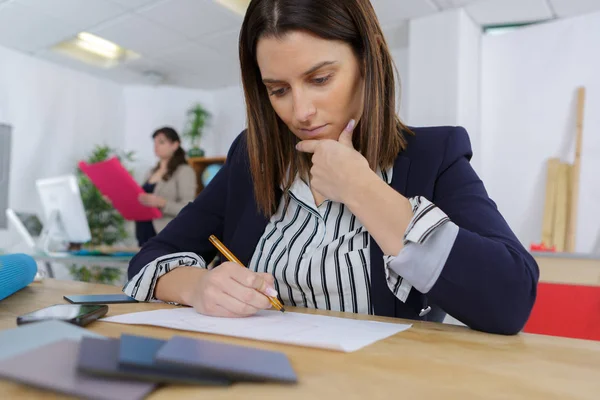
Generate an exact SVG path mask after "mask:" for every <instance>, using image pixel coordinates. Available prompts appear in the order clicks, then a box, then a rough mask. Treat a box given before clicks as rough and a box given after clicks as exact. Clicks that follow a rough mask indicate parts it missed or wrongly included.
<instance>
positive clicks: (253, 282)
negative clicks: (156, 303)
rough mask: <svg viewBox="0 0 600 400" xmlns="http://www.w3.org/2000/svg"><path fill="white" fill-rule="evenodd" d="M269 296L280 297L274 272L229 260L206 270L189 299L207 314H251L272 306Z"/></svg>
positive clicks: (195, 307)
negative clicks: (251, 269) (257, 270)
mask: <svg viewBox="0 0 600 400" xmlns="http://www.w3.org/2000/svg"><path fill="white" fill-rule="evenodd" d="M266 296H272V297H277V291H276V290H275V289H274V278H273V275H271V274H267V273H262V272H253V271H250V270H249V269H247V268H244V267H241V266H240V265H238V264H236V263H233V262H225V263H223V264H221V265H219V266H218V267H216V268H214V269H212V270H210V271H206V272H205V273H204V274H202V276H201V277H200V279H199V280H198V283H197V284H196V285H195V288H194V290H193V291H192V293H190V298H189V301H187V303H188V305H190V306H192V307H194V309H195V310H196V311H198V312H199V313H201V314H204V315H210V316H214V317H247V316H250V315H253V314H256V313H257V312H258V311H259V310H265V309H268V308H271V303H270V301H269V299H268V298H267V297H266Z"/></svg>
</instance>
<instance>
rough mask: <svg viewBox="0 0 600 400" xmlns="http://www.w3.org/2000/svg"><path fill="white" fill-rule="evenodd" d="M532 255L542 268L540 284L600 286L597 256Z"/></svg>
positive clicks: (566, 254)
mask: <svg viewBox="0 0 600 400" xmlns="http://www.w3.org/2000/svg"><path fill="white" fill-rule="evenodd" d="M532 255H533V257H534V258H535V260H536V261H537V263H538V266H539V268H540V282H546V283H563V284H569V285H586V286H600V256H599V255H597V254H571V253H542V252H534V253H532Z"/></svg>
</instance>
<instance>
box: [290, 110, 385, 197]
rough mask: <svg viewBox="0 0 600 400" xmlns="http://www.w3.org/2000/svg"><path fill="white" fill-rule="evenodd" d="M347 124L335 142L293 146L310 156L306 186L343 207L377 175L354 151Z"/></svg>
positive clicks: (314, 142)
mask: <svg viewBox="0 0 600 400" xmlns="http://www.w3.org/2000/svg"><path fill="white" fill-rule="evenodd" d="M354 125H355V122H354V120H351V121H350V123H348V125H347V126H346V128H345V129H344V130H343V131H342V133H341V134H340V137H339V139H338V140H337V141H335V140H330V139H323V140H303V141H301V142H299V143H298V144H297V145H296V149H297V150H298V151H302V152H305V153H312V154H313V156H312V168H311V169H310V175H311V179H310V186H311V188H312V189H314V190H316V191H317V192H319V193H320V194H322V195H323V196H325V197H326V198H327V199H329V200H333V201H336V202H340V203H346V202H347V200H348V199H349V197H350V196H352V193H353V190H356V189H357V188H359V187H360V186H359V184H361V183H364V181H365V180H368V179H370V178H373V177H377V175H376V174H375V173H374V172H373V171H372V170H371V168H370V167H369V163H368V162H367V159H366V158H364V157H363V156H362V154H360V153H359V152H358V151H356V150H355V149H354V146H353V144H352V131H353V130H354Z"/></svg>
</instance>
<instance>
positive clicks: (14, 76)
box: [0, 47, 124, 245]
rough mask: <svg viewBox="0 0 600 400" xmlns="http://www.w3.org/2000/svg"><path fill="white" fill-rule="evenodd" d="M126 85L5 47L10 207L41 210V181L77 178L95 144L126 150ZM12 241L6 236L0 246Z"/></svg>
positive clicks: (2, 77)
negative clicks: (78, 167) (10, 130)
mask: <svg viewBox="0 0 600 400" xmlns="http://www.w3.org/2000/svg"><path fill="white" fill-rule="evenodd" d="M122 90H123V89H122V87H121V86H120V85H117V84H114V83H111V82H108V81H105V80H101V79H97V78H94V77H92V76H89V75H86V74H83V73H79V72H75V71H73V70H70V69H67V68H63V67H60V66H57V65H54V64H51V63H48V62H45V61H42V60H38V59H35V58H33V57H31V56H28V55H25V54H22V53H18V52H15V51H13V50H10V49H7V48H3V47H0V123H6V124H9V125H12V126H13V137H12V160H11V171H10V177H11V179H10V181H11V183H10V196H9V206H10V207H12V208H15V209H19V210H24V211H37V210H38V207H39V203H38V201H39V200H38V196H37V192H36V191H35V180H36V179H39V178H45V177H51V176H56V175H62V174H67V173H71V172H73V171H74V170H75V167H76V163H77V161H78V160H80V159H81V158H82V157H84V156H85V155H86V154H87V153H88V152H89V151H90V150H91V149H92V148H93V146H94V145H95V144H100V143H104V144H107V145H110V146H115V147H120V146H122V144H123V140H122V139H123V121H124V107H123V105H124V103H123V101H122V99H123V98H122ZM10 240H11V239H10V238H9V237H8V235H7V232H6V231H3V232H2V233H1V234H0V245H1V244H2V243H8V242H9V241H10Z"/></svg>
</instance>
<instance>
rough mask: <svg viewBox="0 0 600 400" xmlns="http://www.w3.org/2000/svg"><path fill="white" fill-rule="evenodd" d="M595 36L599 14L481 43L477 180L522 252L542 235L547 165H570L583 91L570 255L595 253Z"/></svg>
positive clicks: (598, 221)
mask: <svg viewBox="0 0 600 400" xmlns="http://www.w3.org/2000/svg"><path fill="white" fill-rule="evenodd" d="M599 38H600V13H595V14H589V15H585V16H581V17H576V18H572V19H566V20H560V21H557V22H552V23H547V24H543V25H537V26H533V27H529V28H525V29H520V30H517V31H514V32H512V33H507V34H504V35H502V36H486V37H484V38H483V54H482V132H483V135H482V148H481V149H482V157H481V160H482V167H483V177H484V180H485V182H486V185H487V188H488V190H489V193H490V195H491V196H492V197H493V198H494V199H495V200H496V202H497V203H498V206H499V208H500V210H501V211H502V213H503V214H504V215H505V217H506V219H507V220H508V222H509V223H510V225H511V226H512V227H513V229H514V230H515V232H516V234H517V235H518V237H519V239H520V240H521V241H522V242H523V243H525V244H526V245H527V246H528V245H529V244H530V243H531V242H539V240H540V237H541V226H542V218H543V206H544V196H545V182H546V160H547V159H548V158H549V157H561V158H562V159H564V160H565V161H572V160H573V157H574V143H575V106H576V102H575V94H576V89H577V87H578V86H585V87H586V88H587V96H588V97H587V103H586V115H585V121H584V133H583V151H582V166H581V168H582V169H581V180H580V198H579V204H578V207H579V218H578V221H577V245H576V250H577V251H579V252H590V251H595V252H600V212H599V211H598V198H600V180H599V179H598V171H600V135H599V134H598V133H599V132H600V113H598V110H600V51H599V49H600V47H599V44H598V43H599Z"/></svg>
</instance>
